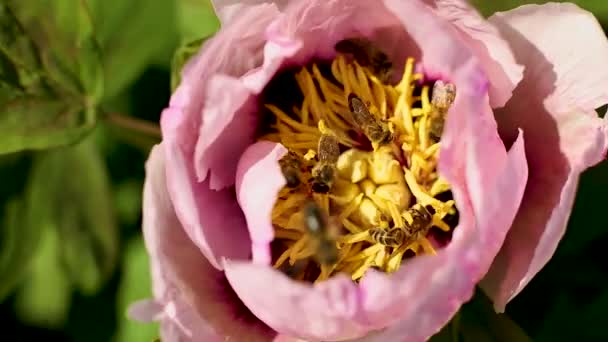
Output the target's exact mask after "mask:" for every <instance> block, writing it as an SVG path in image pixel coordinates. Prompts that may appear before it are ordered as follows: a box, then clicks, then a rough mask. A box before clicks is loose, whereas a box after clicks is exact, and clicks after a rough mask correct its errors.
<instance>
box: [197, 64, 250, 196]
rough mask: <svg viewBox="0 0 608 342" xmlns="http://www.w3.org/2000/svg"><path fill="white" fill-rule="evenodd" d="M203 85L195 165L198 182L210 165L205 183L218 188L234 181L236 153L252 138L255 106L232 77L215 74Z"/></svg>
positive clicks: (212, 187)
mask: <svg viewBox="0 0 608 342" xmlns="http://www.w3.org/2000/svg"><path fill="white" fill-rule="evenodd" d="M207 87H208V88H207V98H206V99H205V103H206V105H205V109H204V120H203V124H202V125H201V127H200V132H199V139H198V142H197V144H196V150H195V154H194V160H195V161H196V164H195V168H196V172H197V177H198V181H199V182H202V181H204V180H205V179H206V178H207V175H208V173H209V170H210V168H211V167H212V166H213V167H214V171H212V172H211V175H209V185H210V188H211V189H212V190H221V189H223V188H226V187H227V186H231V185H233V184H234V178H235V175H236V167H237V164H238V160H239V158H240V155H241V153H243V151H244V150H245V148H247V146H248V145H250V144H251V143H252V142H253V140H254V134H255V132H256V129H257V122H258V118H257V113H256V111H257V109H258V106H257V103H256V101H254V99H253V98H252V96H251V94H250V93H249V91H248V90H247V89H246V88H245V87H244V86H243V83H242V82H241V81H240V80H238V79H236V78H233V77H228V76H224V75H215V76H212V77H211V79H210V80H209V84H208V85H207Z"/></svg>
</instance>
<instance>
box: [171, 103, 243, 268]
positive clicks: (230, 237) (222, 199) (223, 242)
mask: <svg viewBox="0 0 608 342" xmlns="http://www.w3.org/2000/svg"><path fill="white" fill-rule="evenodd" d="M171 111H175V110H174V109H172V108H169V109H166V110H165V112H164V114H163V115H165V114H167V115H166V116H165V117H164V120H163V123H164V125H163V126H164V127H168V126H169V125H171V124H173V123H171V122H169V119H172V118H174V117H176V116H177V115H179V114H175V116H173V117H171V115H172V114H171V113H170V112H171ZM166 131H169V132H172V130H169V129H167V130H166ZM163 148H164V150H165V156H166V157H165V158H166V159H167V163H166V168H167V185H168V187H169V195H170V196H171V201H172V202H173V206H174V208H175V211H176V214H177V216H178V217H179V219H180V223H181V224H182V226H183V227H184V230H185V231H186V233H187V234H188V236H189V237H190V239H191V240H192V241H193V242H194V243H195V244H196V245H197V246H198V247H199V248H200V250H201V251H202V252H203V254H204V255H205V257H207V259H209V261H210V262H211V264H212V265H214V266H215V267H216V268H218V269H219V268H221V263H220V262H219V260H220V258H221V257H229V258H237V259H245V258H248V257H249V255H250V244H251V241H250V240H249V237H248V235H247V225H246V223H245V219H244V217H243V215H242V212H241V210H240V208H239V206H238V204H237V203H236V201H235V200H234V195H233V193H232V192H231V191H230V190H228V189H227V190H221V191H214V190H211V189H210V188H209V180H206V181H205V182H202V183H198V182H196V180H195V177H194V167H193V165H192V160H190V159H186V156H184V155H183V153H182V151H183V150H182V148H180V146H179V145H178V136H173V135H171V134H167V135H165V136H164V140H163Z"/></svg>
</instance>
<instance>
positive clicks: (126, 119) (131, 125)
mask: <svg viewBox="0 0 608 342" xmlns="http://www.w3.org/2000/svg"><path fill="white" fill-rule="evenodd" d="M104 117H105V119H106V121H107V122H108V123H109V124H111V125H113V126H116V127H118V128H121V129H124V130H127V131H130V132H134V133H137V134H141V135H146V136H148V137H150V138H156V139H158V140H161V139H162V135H161V131H160V127H159V126H158V125H157V124H154V123H152V122H149V121H145V120H140V119H137V118H134V117H131V116H126V115H123V114H119V113H106V114H105V115H104Z"/></svg>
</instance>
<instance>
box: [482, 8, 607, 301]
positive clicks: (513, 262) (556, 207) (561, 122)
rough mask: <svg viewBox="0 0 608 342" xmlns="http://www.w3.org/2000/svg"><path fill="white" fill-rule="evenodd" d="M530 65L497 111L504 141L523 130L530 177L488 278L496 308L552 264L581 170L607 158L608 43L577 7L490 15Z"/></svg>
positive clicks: (522, 60)
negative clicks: (602, 114)
mask: <svg viewBox="0 0 608 342" xmlns="http://www.w3.org/2000/svg"><path fill="white" fill-rule="evenodd" d="M491 21H492V22H494V23H495V24H496V25H497V26H498V27H499V29H500V30H501V32H502V33H503V35H504V36H505V37H506V38H507V40H508V41H509V43H510V44H511V48H512V49H513V51H514V53H515V56H516V58H517V61H518V62H519V63H521V64H523V65H525V66H526V71H525V72H524V79H523V81H522V82H521V83H520V85H519V86H518V88H517V89H516V90H515V92H514V95H513V98H512V100H511V101H510V102H509V103H508V104H507V106H506V107H505V108H504V109H503V110H501V111H499V112H498V113H497V114H496V117H497V120H498V121H499V124H500V125H499V127H500V130H501V135H502V136H503V138H504V139H505V140H506V141H507V142H509V141H512V140H513V136H514V132H515V131H516V130H517V129H518V128H522V129H523V130H524V132H525V136H526V155H527V158H528V163H529V168H530V180H529V183H528V186H527V188H526V192H525V196H524V200H523V203H522V206H521V209H520V212H519V213H518V215H517V218H516V220H515V223H514V225H513V228H512V229H511V231H510V232H509V235H508V237H507V239H506V241H505V244H504V246H503V247H502V249H501V251H500V254H499V255H498V256H497V258H496V260H495V262H494V265H493V267H492V269H491V270H490V272H489V274H488V275H487V277H486V278H485V279H484V281H483V282H482V285H483V288H484V290H485V291H486V292H487V293H488V295H490V296H491V297H493V299H494V305H495V308H496V310H498V311H503V310H504V307H505V305H506V304H507V302H508V301H510V300H511V299H512V298H513V297H515V296H516V295H517V294H518V293H519V292H520V291H521V290H522V289H523V288H524V287H525V285H526V284H527V283H528V282H529V281H530V280H531V279H532V277H533V276H534V275H535V274H536V273H537V272H538V271H539V270H540V269H541V268H542V267H543V266H544V265H545V264H546V263H547V262H548V260H549V259H550V258H551V256H552V255H553V253H554V252H555V249H556V248H557V245H558V243H559V241H560V239H561V238H562V236H563V234H564V232H565V229H566V225H567V221H568V218H569V216H570V212H571V209H572V204H573V202H574V197H575V193H576V186H577V183H578V177H579V174H580V173H581V172H582V171H584V170H585V169H586V168H588V167H590V166H592V165H594V164H596V163H598V162H599V161H601V160H602V159H603V158H604V156H605V153H606V150H607V149H608V125H607V122H606V120H602V119H599V118H598V117H597V113H596V112H595V111H594V108H596V107H599V106H601V105H602V104H605V103H606V102H608V70H607V69H606V68H605V61H606V60H608V41H607V40H606V37H605V36H604V33H603V31H602V29H601V27H600V26H599V25H598V23H597V21H596V20H595V19H594V18H593V16H592V15H591V14H590V13H588V12H586V11H583V10H581V9H579V8H578V7H576V6H575V5H571V4H548V5H543V6H535V5H530V6H522V7H520V8H518V9H515V10H512V11H509V12H505V13H499V14H497V15H495V16H493V17H492V18H491Z"/></svg>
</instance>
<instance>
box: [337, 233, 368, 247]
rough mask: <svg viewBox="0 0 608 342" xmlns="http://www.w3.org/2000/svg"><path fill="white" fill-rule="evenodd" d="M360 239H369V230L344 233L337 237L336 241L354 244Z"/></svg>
mask: <svg viewBox="0 0 608 342" xmlns="http://www.w3.org/2000/svg"><path fill="white" fill-rule="evenodd" d="M361 241H370V237H369V232H368V231H367V230H366V231H363V232H359V233H355V234H348V235H344V236H342V237H341V238H339V239H338V242H342V243H347V244H354V243H357V242H361Z"/></svg>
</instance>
